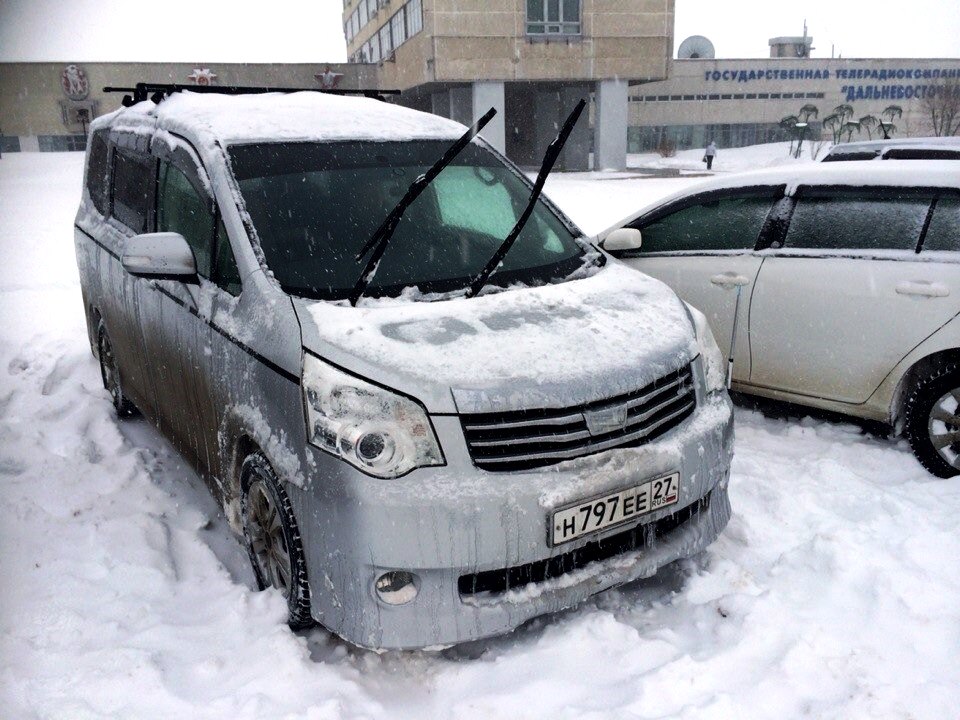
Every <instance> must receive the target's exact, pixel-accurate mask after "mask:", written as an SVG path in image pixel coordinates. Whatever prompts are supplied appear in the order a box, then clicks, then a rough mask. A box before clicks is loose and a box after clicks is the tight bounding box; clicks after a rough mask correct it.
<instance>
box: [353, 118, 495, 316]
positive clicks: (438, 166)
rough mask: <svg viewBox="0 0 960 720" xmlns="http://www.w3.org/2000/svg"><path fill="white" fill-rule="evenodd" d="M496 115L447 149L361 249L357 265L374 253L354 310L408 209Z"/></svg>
mask: <svg viewBox="0 0 960 720" xmlns="http://www.w3.org/2000/svg"><path fill="white" fill-rule="evenodd" d="M496 114H497V111H496V110H495V109H494V108H490V109H489V110H487V112H486V113H484V115H483V117H481V118H480V119H479V120H477V121H476V122H475V123H474V124H473V125H472V126H471V127H470V129H469V130H467V131H466V132H465V133H464V134H463V135H461V136H460V139H459V140H457V141H456V142H455V143H454V144H453V145H451V146H450V147H449V148H447V151H446V152H445V153H444V154H443V157H441V158H440V159H439V160H437V162H435V163H434V164H433V167H431V168H430V169H429V170H427V171H426V172H425V173H424V174H423V175H420V176H419V177H418V178H417V179H416V180H414V181H413V182H412V183H410V187H408V188H407V192H406V193H404V195H403V197H402V198H400V202H398V203H397V205H396V207H395V208H393V210H391V211H390V214H389V215H387V217H386V218H384V221H383V222H382V223H381V224H380V227H378V228H377V231H376V232H375V233H374V234H373V236H372V237H371V238H370V239H369V240H368V241H367V243H366V244H365V245H364V246H363V247H362V248H360V252H358V253H357V258H356V259H357V262H360V261H361V260H362V259H363V257H364V255H366V254H367V253H368V252H370V251H371V249H372V252H370V257H369V258H367V262H366V263H365V264H364V266H363V272H361V273H360V277H359V278H358V279H357V284H356V285H354V286H353V290H351V291H350V304H351V305H354V306H355V305H356V304H357V300H359V299H360V298H361V297H363V293H365V292H366V290H367V287H368V286H369V285H370V281H371V280H373V276H374V275H376V273H377V265H378V264H379V263H380V258H381V257H383V253H384V251H385V250H386V249H387V243H389V242H390V238H391V237H393V233H394V231H395V230H396V229H397V225H399V224H400V218H402V217H403V213H404V212H405V211H406V209H407V208H408V207H410V205H412V204H413V201H414V200H416V199H417V198H418V197H419V196H420V193H422V192H423V191H424V190H425V189H426V187H427V185H429V184H430V183H431V182H433V179H434V178H435V177H436V176H437V175H439V174H440V171H441V170H443V169H444V168H445V167H446V166H447V165H449V164H450V163H451V162H452V161H453V159H454V158H455V157H456V156H457V155H459V154H460V151H461V150H463V149H464V148H465V147H466V146H467V145H469V144H470V141H471V140H473V138H475V137H476V135H477V133H478V132H480V131H481V130H482V129H483V126H484V125H486V124H487V123H488V122H490V120H491V119H492V118H493V116H494V115H496Z"/></svg>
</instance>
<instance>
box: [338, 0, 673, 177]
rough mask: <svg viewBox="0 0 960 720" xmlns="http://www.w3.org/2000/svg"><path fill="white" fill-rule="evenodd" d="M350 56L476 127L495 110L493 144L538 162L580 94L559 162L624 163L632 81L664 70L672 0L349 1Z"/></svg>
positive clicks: (416, 100) (417, 100)
mask: <svg viewBox="0 0 960 720" xmlns="http://www.w3.org/2000/svg"><path fill="white" fill-rule="evenodd" d="M343 22H344V33H345V36H346V40H347V53H348V56H349V58H350V59H351V60H352V61H353V62H354V63H357V64H372V65H375V66H376V67H377V68H378V70H379V75H380V84H381V87H383V88H390V87H394V88H398V89H400V90H402V91H403V95H402V97H401V102H403V103H404V104H408V105H411V106H412V107H417V108H419V109H422V110H427V111H431V112H434V113H437V114H440V115H444V116H446V117H450V118H453V119H456V120H458V121H460V122H463V123H465V124H470V123H471V122H472V121H473V120H475V119H476V118H478V117H479V116H480V115H482V114H483V113H484V112H486V111H487V109H489V108H490V107H494V108H496V109H497V113H498V114H497V117H496V118H495V120H494V121H493V122H491V123H490V124H489V125H488V126H487V128H486V129H485V130H484V133H483V134H484V135H485V137H486V138H487V139H488V140H489V141H490V143H491V144H492V145H494V147H497V148H498V149H500V150H502V151H504V152H505V153H506V154H507V155H508V156H509V157H510V158H511V159H513V160H514V161H516V162H519V163H521V164H524V165H539V163H540V160H541V158H542V156H543V152H544V150H545V149H546V147H547V145H548V144H549V142H550V141H551V140H552V139H553V138H554V136H555V135H556V132H557V128H558V127H559V125H560V124H561V123H562V122H563V119H564V118H565V117H566V116H567V114H568V113H569V112H570V111H571V110H572V109H573V107H574V105H575V104H576V102H577V101H578V100H579V99H581V98H584V99H586V100H588V101H590V100H591V98H592V100H593V105H592V112H591V114H590V116H591V118H592V125H593V134H592V136H591V130H590V123H589V122H588V119H587V117H586V116H584V117H583V118H582V119H581V121H580V123H579V124H578V127H577V128H576V129H575V130H574V133H573V134H572V135H571V137H570V139H569V141H568V143H567V149H566V151H565V152H564V154H563V156H562V157H561V159H560V161H559V162H558V167H561V168H565V169H587V167H588V163H589V157H590V152H591V149H592V152H593V154H594V163H593V165H594V166H595V167H597V168H623V167H625V163H626V136H627V132H626V130H627V118H628V113H627V104H628V94H629V90H628V88H629V86H630V84H638V83H645V82H650V81H653V80H662V79H665V78H666V77H667V76H668V73H669V69H670V57H671V55H672V52H673V24H674V2H673V0H406V2H403V0H346V2H345V3H344V9H343Z"/></svg>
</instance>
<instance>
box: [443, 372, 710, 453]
mask: <svg viewBox="0 0 960 720" xmlns="http://www.w3.org/2000/svg"><path fill="white" fill-rule="evenodd" d="M695 407H696V392H695V390H694V387H693V373H692V368H691V367H690V366H689V365H688V366H686V367H684V368H682V369H680V370H677V371H675V372H672V373H670V374H668V375H666V376H664V377H662V378H660V379H658V380H656V381H654V382H653V383H651V384H650V385H647V386H645V387H643V388H640V389H639V390H637V391H635V392H632V393H628V394H626V395H621V396H619V397H614V398H607V399H605V400H598V401H595V402H591V403H588V404H586V405H583V406H581V407H578V408H559V409H537V410H518V411H510V412H504V413H486V414H476V415H462V416H461V422H462V425H463V429H464V434H465V437H466V440H467V445H468V447H469V449H470V454H471V457H472V458H473V461H474V464H475V465H477V466H478V467H481V468H483V467H489V469H491V470H498V471H503V470H515V469H516V470H518V469H529V468H533V467H542V466H544V465H549V464H552V463H555V462H559V461H561V460H568V459H572V458H576V457H580V456H583V455H589V454H591V453H596V452H601V451H603V450H609V449H611V448H615V447H620V446H623V445H631V444H633V445H636V444H640V443H643V442H646V441H648V440H649V439H650V438H651V436H653V435H660V434H662V433H664V432H667V431H668V430H669V429H670V428H671V427H673V426H674V425H676V424H678V423H679V422H682V421H683V419H684V418H685V417H686V416H687V415H689V414H690V413H691V412H693V410H694V408H695ZM618 408H619V409H622V411H623V412H624V413H626V418H625V421H624V422H623V425H622V426H621V427H620V428H618V429H614V430H611V431H610V432H595V433H591V432H590V429H589V427H588V426H587V421H586V414H587V413H594V412H597V411H603V410H611V409H618ZM540 444H542V445H544V446H546V447H544V448H543V449H538V448H537V446H538V445H540ZM558 446H560V447H558Z"/></svg>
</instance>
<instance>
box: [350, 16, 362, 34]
mask: <svg viewBox="0 0 960 720" xmlns="http://www.w3.org/2000/svg"><path fill="white" fill-rule="evenodd" d="M350 31H351V32H352V33H353V36H354V37H356V36H357V33H358V32H360V12H359V11H358V10H354V11H353V14H352V15H350Z"/></svg>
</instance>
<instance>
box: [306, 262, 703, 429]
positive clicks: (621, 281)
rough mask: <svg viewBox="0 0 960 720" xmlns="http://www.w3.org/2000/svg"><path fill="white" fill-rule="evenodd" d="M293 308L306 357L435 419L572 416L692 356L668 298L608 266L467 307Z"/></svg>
mask: <svg viewBox="0 0 960 720" xmlns="http://www.w3.org/2000/svg"><path fill="white" fill-rule="evenodd" d="M294 304H295V306H296V308H297V314H298V316H299V317H300V322H301V326H302V332H303V344H304V346H305V348H306V349H307V350H309V351H311V352H313V353H316V354H317V355H319V356H320V357H322V358H324V359H325V360H327V361H329V362H332V363H334V364H336V365H339V366H341V367H342V368H344V369H345V370H347V371H349V372H352V373H355V374H357V375H360V376H362V377H364V378H366V379H368V380H372V381H373V382H375V383H378V384H381V385H386V386H388V387H391V388H393V389H395V390H399V391H400V392H402V393H405V394H407V395H411V396H413V397H415V398H417V399H418V400H420V401H421V402H423V403H424V404H425V405H426V407H427V409H428V410H429V411H431V412H434V413H445V412H446V413H453V412H468V413H469V412H497V411H503V410H516V409H522V408H557V407H567V406H572V405H579V404H582V403H585V402H590V401H592V400H597V399H602V398H605V397H611V396H614V395H620V394H623V393H626V392H630V391H632V390H635V389H637V388H639V387H642V386H643V385H645V384H647V383H649V382H651V381H652V380H654V379H656V378H658V377H660V376H662V375H665V374H667V373H668V372H670V371H672V370H675V369H677V368H679V367H681V366H683V365H685V364H686V363H688V362H690V360H691V359H692V358H693V357H695V356H696V353H697V344H696V339H695V337H694V334H693V330H692V327H691V324H690V320H689V317H688V315H687V313H686V310H685V309H684V307H683V304H682V303H681V302H680V300H679V299H678V298H677V296H676V295H675V294H674V293H673V291H672V290H670V289H669V288H668V287H667V286H666V285H664V284H662V283H661V282H659V281H658V280H654V279H653V278H650V277H648V276H646V275H643V274H642V273H639V272H636V271H634V270H630V269H628V268H626V267H625V266H623V265H622V264H620V263H619V262H616V261H612V260H608V262H607V264H606V266H605V267H604V268H603V269H601V270H599V271H597V272H596V273H595V274H593V275H592V276H591V277H587V278H584V279H581V280H574V281H570V282H565V283H560V284H557V285H546V286H543V287H538V288H518V289H512V290H507V291H504V292H496V293H490V294H487V295H483V296H481V297H477V298H471V299H463V298H458V299H453V300H443V301H437V302H411V301H409V300H402V299H395V300H365V301H361V304H360V307H356V308H352V307H349V306H345V305H342V304H336V303H330V302H315V301H306V300H301V299H297V300H295V303H294Z"/></svg>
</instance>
